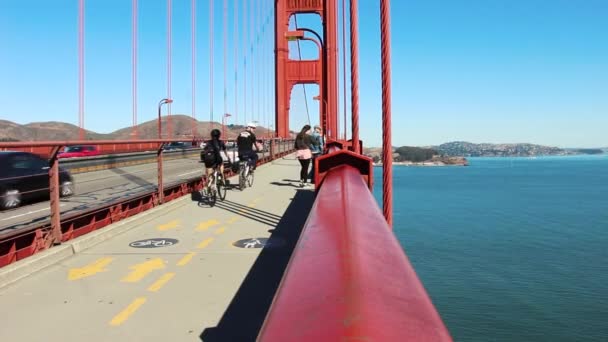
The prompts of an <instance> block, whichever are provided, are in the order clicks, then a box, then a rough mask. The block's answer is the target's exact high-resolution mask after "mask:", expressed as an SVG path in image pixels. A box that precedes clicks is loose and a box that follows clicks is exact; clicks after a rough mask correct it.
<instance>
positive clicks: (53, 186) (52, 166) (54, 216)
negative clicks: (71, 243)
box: [49, 146, 62, 245]
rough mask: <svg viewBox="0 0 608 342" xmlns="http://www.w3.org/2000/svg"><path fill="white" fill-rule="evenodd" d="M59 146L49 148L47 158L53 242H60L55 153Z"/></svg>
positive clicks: (57, 173) (59, 208) (59, 212)
mask: <svg viewBox="0 0 608 342" xmlns="http://www.w3.org/2000/svg"><path fill="white" fill-rule="evenodd" d="M60 148H61V146H55V147H53V149H52V150H51V158H50V160H49V195H50V199H51V234H52V236H53V244H56V245H58V244H60V243H61V237H62V236H61V207H60V205H59V201H60V200H59V159H58V158H57V153H58V152H59V149H60Z"/></svg>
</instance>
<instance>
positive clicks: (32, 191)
mask: <svg viewBox="0 0 608 342" xmlns="http://www.w3.org/2000/svg"><path fill="white" fill-rule="evenodd" d="M48 194H49V162H48V160H46V159H44V158H41V157H39V156H37V155H35V154H32V153H27V152H12V151H2V152H0V209H11V208H16V207H18V206H19V205H21V203H23V202H24V201H25V200H31V199H35V198H41V197H45V196H48ZM59 194H60V196H61V197H67V196H71V195H73V194H74V180H73V179H72V175H70V173H69V172H68V171H67V170H65V169H63V168H61V167H60V168H59Z"/></svg>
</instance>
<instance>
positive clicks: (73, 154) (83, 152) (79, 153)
mask: <svg viewBox="0 0 608 342" xmlns="http://www.w3.org/2000/svg"><path fill="white" fill-rule="evenodd" d="M100 154H101V153H99V150H98V149H97V147H95V146H89V145H82V146H81V145H76V146H68V147H66V148H65V150H63V152H59V154H57V157H58V158H77V157H93V156H98V155H100Z"/></svg>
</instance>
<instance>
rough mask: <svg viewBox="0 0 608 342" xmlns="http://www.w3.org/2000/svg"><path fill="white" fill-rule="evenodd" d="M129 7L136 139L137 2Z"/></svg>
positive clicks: (134, 132) (135, 131) (133, 133)
mask: <svg viewBox="0 0 608 342" xmlns="http://www.w3.org/2000/svg"><path fill="white" fill-rule="evenodd" d="M131 6H132V9H131V92H132V96H133V99H132V111H133V128H132V132H131V134H132V135H131V137H132V138H133V139H137V0H133V1H132V4H131Z"/></svg>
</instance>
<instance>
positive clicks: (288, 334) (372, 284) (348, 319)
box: [258, 165, 452, 342]
mask: <svg viewBox="0 0 608 342" xmlns="http://www.w3.org/2000/svg"><path fill="white" fill-rule="evenodd" d="M347 340H348V341H452V338H451V336H450V334H449V332H448V330H447V328H446V327H445V325H444V324H443V321H442V320H441V318H440V316H439V314H438V313H437V311H436V309H435V307H434V306H433V303H432V302H431V299H430V298H429V296H428V294H427V293H426V291H425V289H424V287H423V285H422V283H421V282H420V280H419V279H418V276H417V275H416V272H415V271H414V268H413V267H412V265H411V264H410V262H409V260H408V258H407V256H406V255H405V253H404V252H403V249H402V248H401V245H400V244H399V242H398V241H397V239H396V238H395V235H394V234H393V233H392V231H391V229H390V228H389V226H388V225H387V223H386V220H385V219H384V217H383V216H382V212H381V211H380V209H379V208H378V205H377V204H376V201H375V199H374V197H373V195H372V193H371V192H370V190H369V189H368V187H367V185H366V183H365V182H364V180H363V178H362V177H361V175H360V173H359V171H358V170H357V169H355V168H353V167H351V166H348V165H343V166H338V167H336V168H334V169H333V170H331V171H330V172H329V173H328V174H327V176H326V177H325V180H324V182H323V185H322V187H321V189H320V190H319V192H318V194H317V198H316V200H315V203H314V205H313V207H312V209H311V211H310V214H309V216H308V220H307V221H306V226H305V227H304V230H303V231H302V234H301V236H300V239H299V241H298V244H297V246H296V248H295V250H294V252H293V254H292V257H291V260H290V261H289V264H288V266H287V269H286V271H285V274H284V276H283V279H282V281H281V284H280V286H279V289H278V291H277V293H276V295H275V298H274V300H273V303H272V306H271V307H270V310H269V312H268V315H267V316H266V320H265V322H264V325H263V327H262V329H261V331H260V334H259V336H258V341H263V342H272V341H281V342H283V341H317V342H319V341H332V342H333V341H347Z"/></svg>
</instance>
